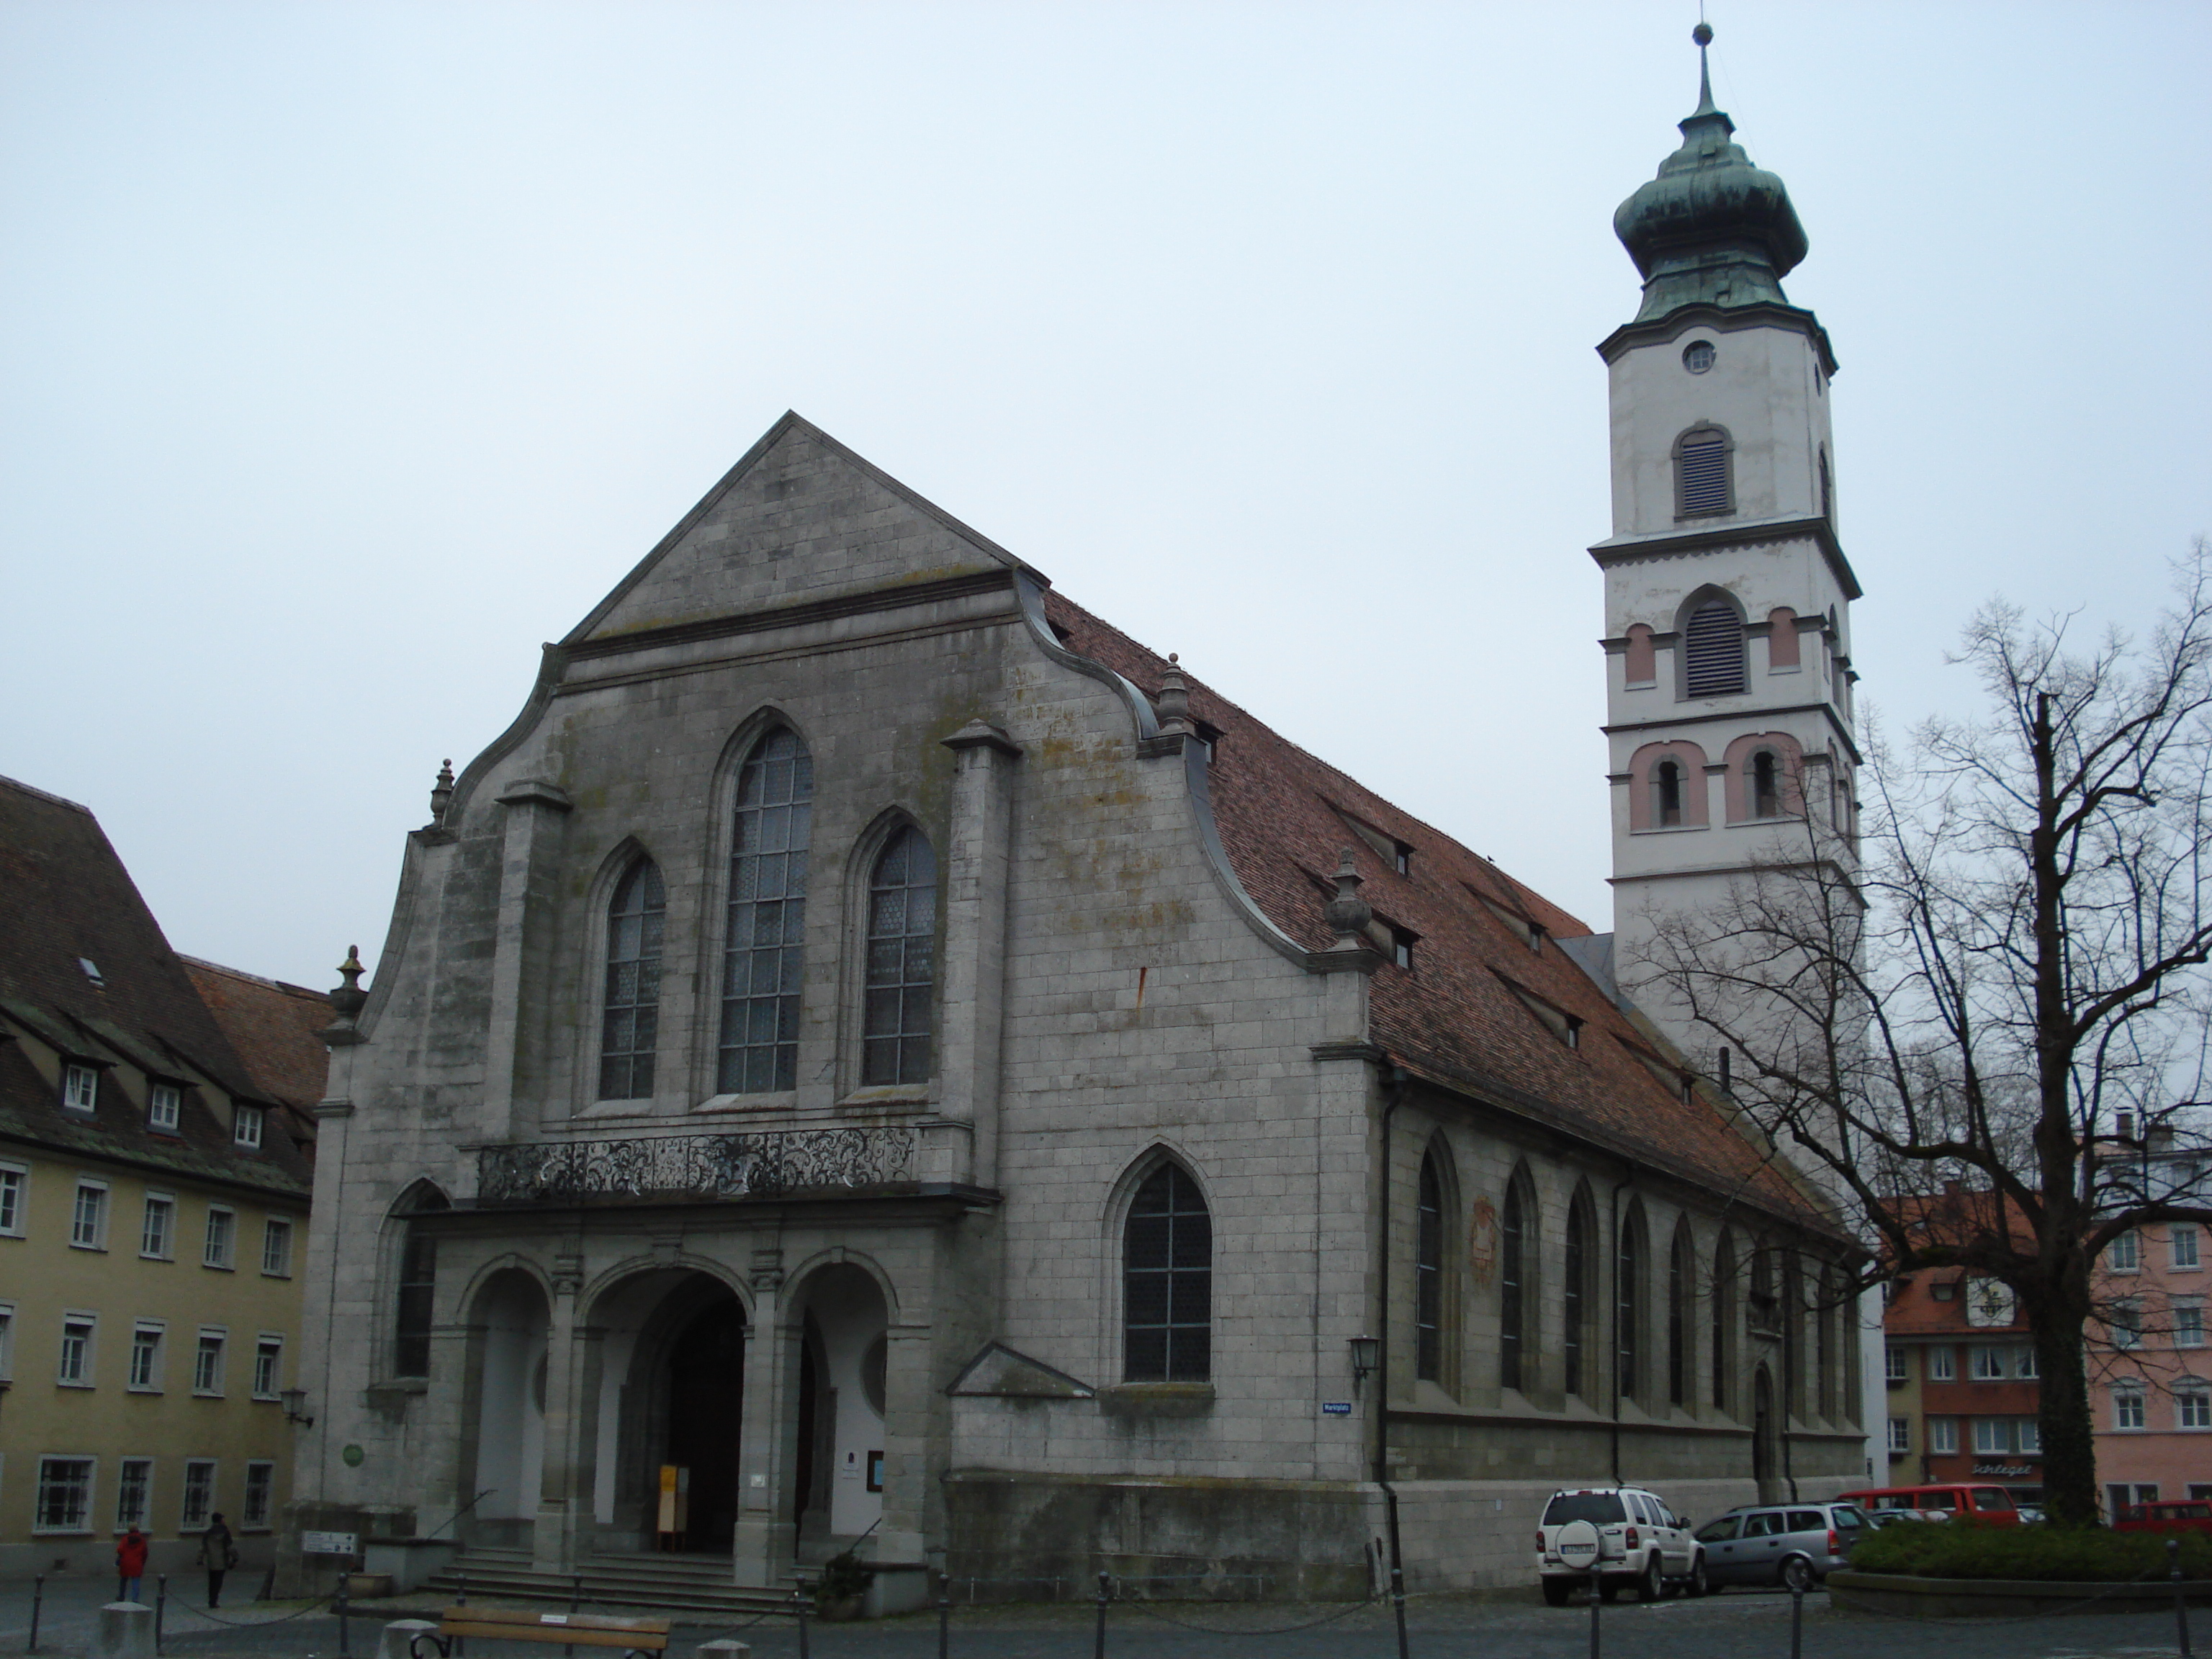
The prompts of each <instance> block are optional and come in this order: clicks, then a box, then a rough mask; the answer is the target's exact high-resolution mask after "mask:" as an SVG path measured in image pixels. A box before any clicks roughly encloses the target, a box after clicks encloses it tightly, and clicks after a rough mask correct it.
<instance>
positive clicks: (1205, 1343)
mask: <svg viewBox="0 0 2212 1659" xmlns="http://www.w3.org/2000/svg"><path fill="white" fill-rule="evenodd" d="M1121 1306H1122V1351H1121V1353H1122V1363H1121V1372H1122V1376H1124V1377H1125V1378H1126V1379H1127V1381H1129V1382H1131V1383H1203V1382H1205V1381H1206V1379H1207V1378H1208V1377H1209V1376H1212V1372H1213V1221H1212V1217H1211V1216H1209V1215H1208V1214H1207V1213H1206V1200H1205V1199H1204V1198H1203V1197H1201V1196H1200V1193H1199V1190H1198V1183H1197V1182H1194V1181H1193V1180H1192V1179H1191V1178H1190V1176H1188V1175H1187V1174H1185V1173H1184V1171H1183V1170H1182V1166H1181V1165H1179V1164H1162V1165H1160V1167H1159V1168H1158V1169H1157V1170H1153V1171H1152V1174H1151V1175H1149V1176H1146V1177H1145V1182H1144V1184H1143V1185H1142V1186H1140V1187H1139V1188H1137V1196H1136V1199H1135V1200H1134V1201H1133V1202H1132V1203H1131V1205H1130V1206H1129V1218H1128V1220H1127V1223H1126V1224H1124V1225H1123V1227H1122V1230H1121Z"/></svg>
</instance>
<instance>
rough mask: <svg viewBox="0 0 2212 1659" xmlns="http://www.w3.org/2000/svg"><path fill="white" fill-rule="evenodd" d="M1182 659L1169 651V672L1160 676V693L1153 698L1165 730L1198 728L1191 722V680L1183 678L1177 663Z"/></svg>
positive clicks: (1161, 724) (1191, 730)
mask: <svg viewBox="0 0 2212 1659" xmlns="http://www.w3.org/2000/svg"><path fill="white" fill-rule="evenodd" d="M1181 662H1182V658H1180V657H1178V656H1177V655H1176V653H1174V652H1172V651H1170V652H1169V653H1168V671H1167V672H1166V673H1164V674H1163V675H1162V676H1160V695H1159V696H1157V697H1155V698H1153V699H1152V704H1153V707H1154V708H1157V709H1158V711H1159V717H1160V730H1161V731H1162V732H1195V731H1196V730H1197V729H1198V728H1197V727H1196V726H1194V725H1192V724H1191V719H1190V682H1189V681H1188V680H1187V679H1185V678H1183V677H1182V669H1181V668H1180V667H1179V666H1178V664H1180V663H1181Z"/></svg>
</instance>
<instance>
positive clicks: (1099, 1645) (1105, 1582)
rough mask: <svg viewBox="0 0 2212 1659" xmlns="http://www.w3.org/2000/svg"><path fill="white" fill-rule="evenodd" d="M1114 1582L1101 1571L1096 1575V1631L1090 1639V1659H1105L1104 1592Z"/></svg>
mask: <svg viewBox="0 0 2212 1659" xmlns="http://www.w3.org/2000/svg"><path fill="white" fill-rule="evenodd" d="M1113 1582H1114V1581H1113V1580H1112V1579H1111V1578H1109V1577H1108V1576H1107V1575H1106V1573H1105V1572H1103V1571H1101V1572H1100V1573H1099V1575H1098V1629H1097V1634H1096V1635H1095V1636H1093V1637H1092V1638H1091V1659H1106V1590H1107V1587H1108V1586H1109V1584H1111V1583H1113Z"/></svg>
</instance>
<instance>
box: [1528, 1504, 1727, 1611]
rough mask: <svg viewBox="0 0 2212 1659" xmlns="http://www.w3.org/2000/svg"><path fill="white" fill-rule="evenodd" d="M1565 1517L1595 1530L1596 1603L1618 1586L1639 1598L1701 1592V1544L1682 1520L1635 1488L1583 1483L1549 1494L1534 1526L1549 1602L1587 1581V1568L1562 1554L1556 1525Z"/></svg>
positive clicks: (1561, 1601) (1559, 1603) (1560, 1602)
mask: <svg viewBox="0 0 2212 1659" xmlns="http://www.w3.org/2000/svg"><path fill="white" fill-rule="evenodd" d="M1570 1521H1587V1522H1589V1523H1590V1524H1591V1525H1592V1526H1593V1527H1595V1528H1597V1535H1598V1559H1597V1593H1598V1595H1599V1597H1600V1599H1601V1600H1603V1601H1612V1600H1613V1597H1614V1596H1616V1595H1620V1590H1621V1587H1622V1586H1623V1585H1631V1586H1633V1587H1634V1589H1635V1590H1636V1593H1637V1597H1638V1600H1640V1601H1657V1600H1658V1599H1659V1598H1660V1597H1661V1596H1662V1595H1673V1594H1674V1592H1675V1591H1677V1590H1687V1591H1688V1592H1689V1593H1690V1594H1691V1595H1704V1594H1705V1547H1704V1546H1703V1545H1701V1544H1699V1542H1698V1541H1697V1540H1696V1539H1695V1538H1693V1537H1692V1536H1691V1535H1690V1523H1689V1522H1687V1521H1686V1520H1684V1519H1683V1518H1682V1517H1680V1516H1678V1515H1676V1514H1675V1513H1674V1510H1670V1509H1668V1507H1667V1505H1666V1504H1664V1503H1662V1501H1661V1500H1660V1498H1658V1496H1657V1495H1656V1493H1653V1492H1645V1491H1644V1489H1643V1488H1642V1487H1640V1486H1585V1487H1582V1488H1580V1489H1577V1490H1574V1491H1569V1492H1553V1494H1552V1499H1551V1502H1549V1503H1548V1504H1545V1505H1544V1518H1543V1521H1542V1522H1541V1523H1540V1524H1539V1525H1538V1527H1537V1529H1536V1571H1537V1574H1538V1576H1539V1577H1541V1579H1542V1580H1543V1584H1544V1600H1545V1601H1547V1602H1549V1603H1550V1604H1551V1605H1552V1606H1553V1607H1565V1605H1566V1602H1567V1594H1568V1592H1569V1591H1571V1590H1572V1589H1574V1587H1575V1586H1576V1585H1577V1584H1582V1583H1589V1572H1588V1571H1586V1570H1584V1569H1581V1568H1577V1567H1571V1566H1569V1565H1567V1564H1566V1562H1565V1561H1564V1560H1563V1559H1560V1556H1559V1528H1561V1527H1564V1526H1565V1525H1566V1524H1567V1522H1570Z"/></svg>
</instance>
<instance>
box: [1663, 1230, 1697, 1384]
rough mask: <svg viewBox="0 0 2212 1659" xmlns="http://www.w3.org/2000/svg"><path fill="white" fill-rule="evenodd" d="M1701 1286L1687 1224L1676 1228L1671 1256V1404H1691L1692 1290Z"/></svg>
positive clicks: (1669, 1382) (1668, 1262) (1668, 1340)
mask: <svg viewBox="0 0 2212 1659" xmlns="http://www.w3.org/2000/svg"><path fill="white" fill-rule="evenodd" d="M1696 1283H1697V1256H1696V1255H1695V1252H1694V1248H1693V1247H1692V1244H1691V1243H1690V1230H1689V1228H1688V1226H1687V1225H1677V1226H1676V1227H1675V1229H1674V1249H1671V1250H1669V1251H1668V1253H1667V1401H1668V1404H1669V1405H1674V1406H1686V1405H1688V1404H1689V1403H1690V1287H1691V1286H1692V1285H1694V1284H1696Z"/></svg>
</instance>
